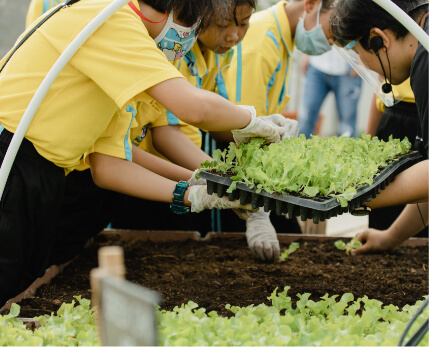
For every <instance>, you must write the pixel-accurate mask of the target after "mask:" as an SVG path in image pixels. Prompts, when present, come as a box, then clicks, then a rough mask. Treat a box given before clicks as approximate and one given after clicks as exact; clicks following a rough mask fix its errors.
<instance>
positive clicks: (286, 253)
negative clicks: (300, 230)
mask: <svg viewBox="0 0 429 347" xmlns="http://www.w3.org/2000/svg"><path fill="white" fill-rule="evenodd" d="M298 248H299V243H298V242H292V243H291V244H290V245H289V248H288V249H286V250H285V251H284V252H283V253H282V254H281V255H280V261H285V260H286V259H287V258H288V257H289V255H290V254H291V253H293V252H295V251H296V250H297V249H298Z"/></svg>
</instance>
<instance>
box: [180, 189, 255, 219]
mask: <svg viewBox="0 0 429 347" xmlns="http://www.w3.org/2000/svg"><path fill="white" fill-rule="evenodd" d="M188 199H189V201H190V202H191V212H196V213H199V212H201V211H203V210H207V209H212V208H218V209H240V210H246V211H251V212H255V211H256V210H255V209H253V208H252V204H247V205H240V200H235V201H229V199H228V197H227V196H226V195H225V196H224V197H222V198H219V197H218V195H217V194H213V195H209V194H208V193H207V186H200V185H198V186H190V187H189V196H188Z"/></svg>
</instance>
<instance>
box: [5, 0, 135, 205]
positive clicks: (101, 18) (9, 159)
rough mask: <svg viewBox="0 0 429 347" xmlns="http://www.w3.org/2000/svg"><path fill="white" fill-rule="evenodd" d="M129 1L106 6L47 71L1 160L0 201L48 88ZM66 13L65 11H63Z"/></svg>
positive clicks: (122, 0)
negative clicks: (97, 31)
mask: <svg viewBox="0 0 429 347" xmlns="http://www.w3.org/2000/svg"><path fill="white" fill-rule="evenodd" d="M129 1H130V0H114V1H113V2H112V3H111V4H110V5H108V6H107V7H106V8H105V9H104V10H103V11H101V12H100V13H99V14H98V15H97V16H96V17H95V18H94V19H93V20H91V22H89V23H88V24H87V25H86V26H85V28H83V29H82V31H81V32H80V33H79V34H78V35H77V36H76V37H75V38H74V39H73V41H72V42H71V43H70V45H69V46H68V47H67V48H66V49H65V50H64V52H63V53H62V54H61V55H60V56H59V58H58V59H57V61H56V62H55V64H54V65H53V66H52V68H51V69H50V70H49V72H48V74H47V75H46V76H45V78H44V79H43V81H42V83H41V84H40V86H39V88H38V89H37V91H36V93H35V94H34V96H33V98H32V99H31V101H30V103H29V104H28V107H27V109H26V110H25V112H24V115H23V116H22V119H21V121H20V122H19V124H18V127H17V128H16V131H15V134H14V135H13V137H12V140H11V142H10V145H9V148H8V149H7V152H6V155H5V157H4V159H3V163H2V165H1V168H0V199H1V198H2V196H3V191H4V187H5V185H6V181H7V179H8V177H9V173H10V169H11V168H12V164H13V162H14V160H15V157H16V154H17V152H18V149H19V147H20V146H21V142H22V140H23V138H24V136H25V133H26V132H27V129H28V127H29V126H30V123H31V121H32V120H33V117H34V115H35V113H36V111H37V109H38V108H39V106H40V104H41V103H42V101H43V99H44V98H45V96H46V94H47V92H48V90H49V88H51V85H52V84H53V83H54V81H55V79H56V78H57V76H58V75H59V74H60V72H61V71H62V69H63V68H64V66H66V65H67V63H68V62H69V60H70V59H71V58H72V57H73V55H74V54H75V53H76V51H77V50H78V49H79V48H80V47H81V46H82V45H83V43H84V42H85V41H86V40H87V39H88V38H89V37H90V36H91V35H92V34H93V33H94V32H95V31H96V30H97V29H98V28H99V27H100V26H101V25H102V24H103V23H104V22H105V21H106V20H107V19H108V18H110V17H111V16H112V15H113V14H114V13H115V12H116V11H117V10H119V9H120V8H121V7H122V6H124V5H125V4H126V3H128V2H129ZM65 11H67V9H65Z"/></svg>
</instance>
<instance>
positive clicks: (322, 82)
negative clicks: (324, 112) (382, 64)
mask: <svg viewBox="0 0 429 347" xmlns="http://www.w3.org/2000/svg"><path fill="white" fill-rule="evenodd" d="M361 82H362V80H361V78H360V77H352V76H349V75H340V76H335V75H328V74H326V73H324V72H321V71H319V70H317V69H316V68H314V67H312V66H311V65H309V67H308V70H307V76H306V81H305V84H304V92H303V96H302V99H301V107H300V110H299V113H298V121H299V127H300V133H301V134H305V136H306V137H307V138H309V137H310V134H314V126H315V125H316V122H317V118H318V115H319V111H320V107H321V106H322V103H323V101H324V100H325V98H326V96H327V95H328V93H329V92H330V91H333V92H334V94H335V100H336V105H337V109H338V114H339V118H340V119H339V127H338V129H337V131H336V133H337V135H348V136H351V137H355V136H356V114H357V103H358V101H359V96H360V88H361Z"/></svg>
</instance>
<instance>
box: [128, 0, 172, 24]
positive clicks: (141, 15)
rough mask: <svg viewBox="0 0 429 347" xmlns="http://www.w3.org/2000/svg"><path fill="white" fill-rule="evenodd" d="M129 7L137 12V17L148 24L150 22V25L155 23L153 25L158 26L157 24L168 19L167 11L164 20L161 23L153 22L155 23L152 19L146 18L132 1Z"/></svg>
mask: <svg viewBox="0 0 429 347" xmlns="http://www.w3.org/2000/svg"><path fill="white" fill-rule="evenodd" d="M128 6H130V7H131V8H132V9H133V11H134V12H135V13H137V15H138V16H139V17H140V18H141V19H143V20H145V21H146V22H149V23H153V24H157V23H161V22H163V21H164V20H165V18H167V14H168V13H167V11H165V16H164V18H162V20H160V21H159V22H153V21H151V20H150V19H148V18H146V17H145V15H144V14H143V13H141V12H140V10H139V9H138V8H137V7H136V5H134V4H133V2H132V1H130V2H129V3H128Z"/></svg>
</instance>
